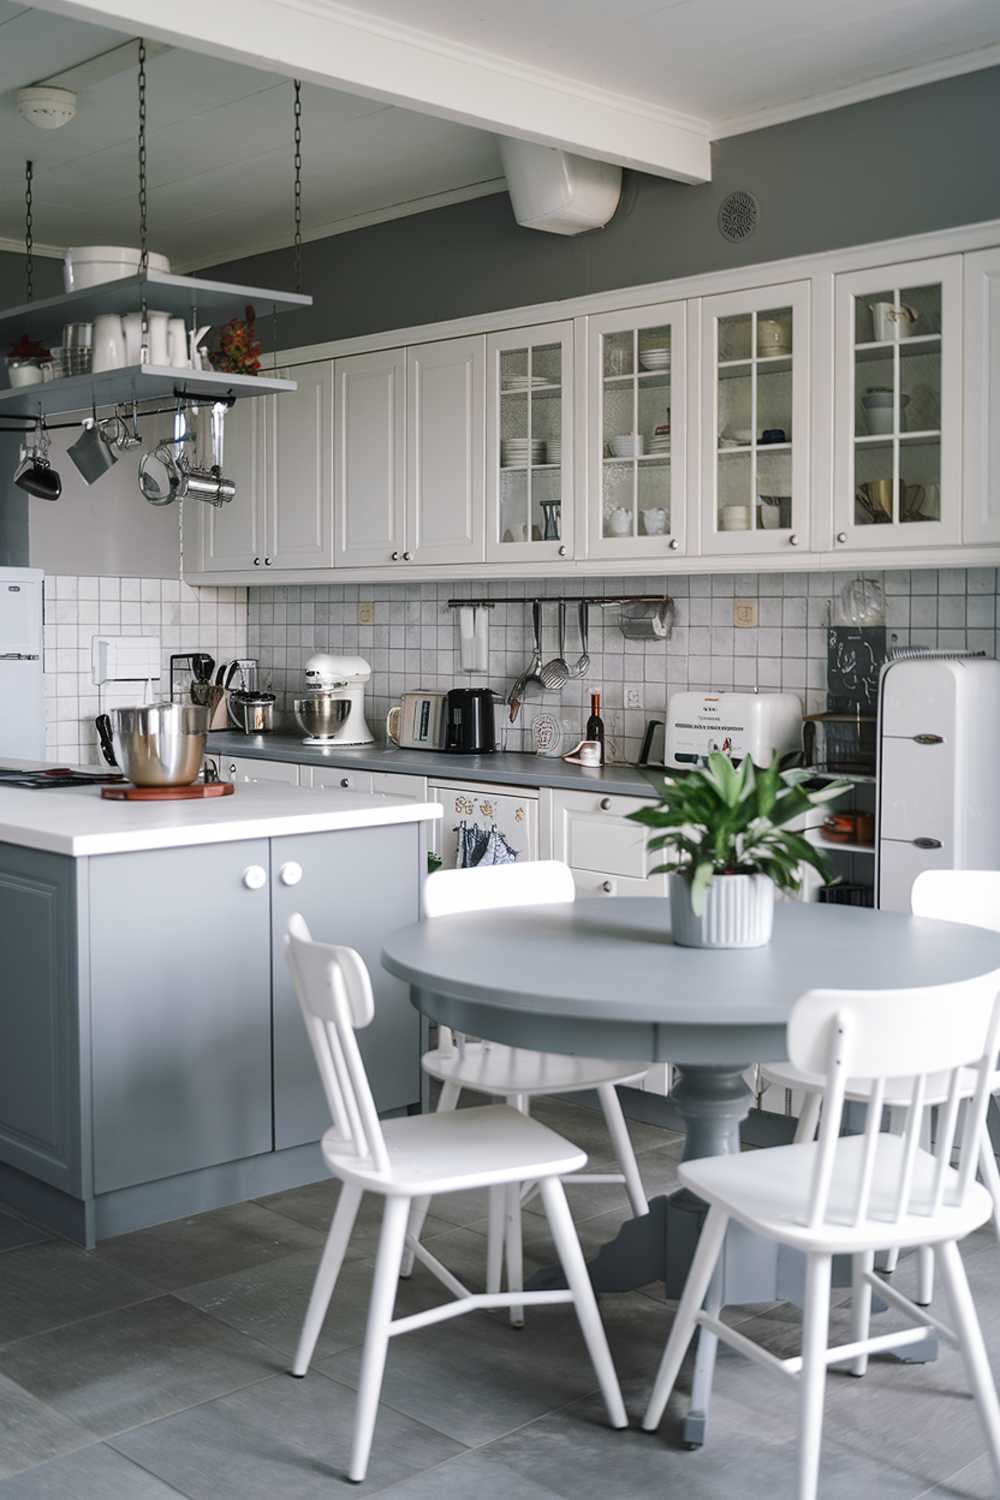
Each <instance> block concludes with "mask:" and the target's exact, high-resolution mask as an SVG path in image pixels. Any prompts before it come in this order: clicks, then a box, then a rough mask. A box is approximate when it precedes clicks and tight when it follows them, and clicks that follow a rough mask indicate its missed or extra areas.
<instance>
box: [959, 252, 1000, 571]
mask: <svg viewBox="0 0 1000 1500" xmlns="http://www.w3.org/2000/svg"><path fill="white" fill-rule="evenodd" d="M964 450H965V475H964V483H963V495H964V522H963V527H962V540H963V541H964V542H970V543H976V542H1000V250H980V251H979V252H978V253H977V254H975V255H967V256H966V257H965V444H964Z"/></svg>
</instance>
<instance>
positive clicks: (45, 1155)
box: [0, 784, 440, 1245]
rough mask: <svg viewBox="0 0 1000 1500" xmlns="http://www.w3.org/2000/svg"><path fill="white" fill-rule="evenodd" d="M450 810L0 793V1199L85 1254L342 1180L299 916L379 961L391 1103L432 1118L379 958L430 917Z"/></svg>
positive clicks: (335, 795) (279, 793)
mask: <svg viewBox="0 0 1000 1500" xmlns="http://www.w3.org/2000/svg"><path fill="white" fill-rule="evenodd" d="M438 816H440V808H438V807H437V806H435V805H434V804H432V803H426V802H414V801H406V800H404V799H402V798H397V797H386V796H373V795H364V794H360V793H356V792H344V791H340V790H336V791H334V790H316V791H312V790H309V791H307V790H300V789H298V788H294V787H286V786H282V785H277V784H270V785H258V784H254V785H241V786H239V787H238V788H237V791H236V793H235V794H234V795H233V796H229V797H224V798H217V799H211V800H205V801H187V802H153V803H125V802H108V801H102V800H101V798H100V794H99V792H98V790H97V789H96V788H90V787H87V788H82V789H80V788H72V789H66V790H51V789H50V790H45V791H34V790H20V789H14V788H9V787H4V788H0V953H2V956H3V966H2V970H0V973H2V980H0V1200H4V1201H6V1202H8V1203H11V1204H12V1205H13V1206H14V1207H16V1208H19V1209H21V1210H22V1211H24V1212H25V1213H28V1214H29V1215H31V1216H32V1217H33V1218H35V1219H36V1220H38V1221H39V1222H41V1223H43V1224H46V1225H47V1226H49V1227H51V1228H53V1229H55V1230H57V1231H59V1232H60V1233H62V1234H65V1235H67V1236H69V1237H70V1238H72V1239H76V1240H78V1241H79V1242H80V1243H82V1244H87V1245H92V1244H94V1243H95V1242H96V1241H97V1240H99V1239H104V1238H107V1237H108V1236H110V1235H114V1234H119V1233H122V1232H124V1231H126V1230H129V1229H135V1228H139V1227H142V1226H145V1225H148V1224H153V1223H159V1222H162V1221H164V1220H167V1219H174V1218H180V1217H183V1216H185V1215H187V1214H191V1213H197V1212H200V1211H201V1210H204V1209H208V1208H214V1207H219V1206H221V1205H223V1204H226V1203H233V1202H239V1201H242V1200H244V1199H247V1198H251V1197H257V1196H260V1195H261V1194H264V1193H270V1192H277V1191H280V1190H282V1189H284V1188H289V1187H294V1186H299V1185H301V1184H303V1183H306V1182H311V1181H316V1180H318V1179H320V1178H322V1177H323V1176H325V1169H324V1167H323V1164H322V1159H321V1155H320V1151H319V1147H318V1145H317V1142H318V1140H319V1137H320V1135H321V1134H322V1132H323V1130H324V1129H326V1128H327V1126H328V1125H329V1111H328V1108H327V1106H326V1103H325V1100H324V1098H323V1095H322V1091H321V1089H320V1086H319V1080H318V1077H317V1074H316V1069H315V1064H314V1062H313V1059H312V1055H311V1052H310V1049H309V1046H308V1042H307V1038H306V1035H305V1029H304V1027H303V1025H302V1020H301V1016H300V1015H299V1011H298V1005H297V1002H296V999H295V995H294V992H293V990H292V986H291V981H290V976H289V975H288V973H287V969H286V965H285V959H284V953H283V949H282V937H283V934H284V931H285V928H286V926H287V922H288V918H289V916H290V915H291V913H292V912H293V911H301V912H302V913H303V915H304V916H305V918H306V921H307V922H308V923H309V925H310V927H311V928H312V930H313V933H314V935H315V936H316V937H317V938H319V939H322V940H324V941H328V942H338V943H345V944H347V945H349V946H351V947H355V948H357V949H358V950H359V951H360V952H361V953H362V955H363V956H364V958H365V960H366V962H367V963H368V966H369V968H370V970H371V973H372V978H373V983H374V986H375V992H376V1015H375V1020H374V1022H373V1024H372V1025H371V1026H370V1027H369V1028H367V1029H366V1030H365V1031H364V1032H362V1033H360V1034H359V1042H360V1044H361V1048H362V1052H363V1054H364V1057H365V1062H366V1064H367V1067H368V1071H369V1075H370V1077H371V1079H372V1085H373V1088H374V1091H375V1097H376V1101H377V1103H378V1106H379V1109H380V1110H381V1111H382V1112H384V1113H390V1112H399V1111H405V1110H407V1109H411V1108H415V1107H417V1106H418V1105H419V1101H420V1022H419V1018H418V1016H417V1015H416V1013H415V1012H414V1011H413V1009H412V1008H411V1006H410V1004H409V1000H408V995H407V991H406V988H405V986H404V985H403V984H402V983H401V982H400V981H398V980H396V979H393V978H391V977H390V976H389V975H387V974H386V973H385V972H384V971H383V970H382V968H381V965H380V963H379V955H380V952H381V948H382V943H383V941H384V938H385V936H386V934H387V933H388V932H390V931H392V930H394V929H395V928H398V927H400V926H402V925H405V924H406V923H408V922H413V921H416V920H417V917H418V915H419V893H420V882H421V878H422V874H423V872H424V871H425V870H426V845H427V840H426V834H427V828H428V825H429V823H430V822H431V821H432V820H434V819H435V818H437V817H438Z"/></svg>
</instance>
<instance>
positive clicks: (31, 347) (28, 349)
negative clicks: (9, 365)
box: [7, 333, 52, 360]
mask: <svg viewBox="0 0 1000 1500" xmlns="http://www.w3.org/2000/svg"><path fill="white" fill-rule="evenodd" d="M7 358H8V359H39V360H42V359H51V358H52V353H51V351H50V350H49V349H47V348H46V346H45V345H44V344H40V343H39V342H38V340H37V339H30V338H29V337H28V335H27V334H26V333H22V334H21V337H20V338H19V339H18V341H17V343H16V344H11V346H10V348H9V349H8V350H7Z"/></svg>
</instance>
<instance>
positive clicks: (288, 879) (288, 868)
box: [278, 859, 302, 885]
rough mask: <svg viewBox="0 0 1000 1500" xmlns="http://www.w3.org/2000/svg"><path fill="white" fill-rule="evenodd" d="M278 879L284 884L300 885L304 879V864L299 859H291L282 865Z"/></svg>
mask: <svg viewBox="0 0 1000 1500" xmlns="http://www.w3.org/2000/svg"><path fill="white" fill-rule="evenodd" d="M278 879H279V880H280V881H281V883H282V885H298V883H299V881H300V880H301V879H302V866H301V865H300V864H299V862H298V860H297V859H290V860H288V861H287V862H286V863H285V864H283V865H282V867H281V869H280V870H279V871H278Z"/></svg>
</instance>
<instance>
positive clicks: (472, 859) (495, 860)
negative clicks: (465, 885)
mask: <svg viewBox="0 0 1000 1500" xmlns="http://www.w3.org/2000/svg"><path fill="white" fill-rule="evenodd" d="M452 832H453V833H454V834H455V835H456V836H457V837H456V844H455V868H456V869H458V870H472V869H475V868H476V867H477V866H480V865H512V864H514V863H516V861H517V850H516V849H513V848H512V847H511V845H510V844H509V843H508V841H507V839H506V837H505V836H504V835H503V834H502V833H499V832H498V831H497V826H496V824H495V823H494V824H493V825H492V827H490V828H488V829H486V828H480V826H479V824H478V823H473V824H471V825H470V824H468V823H467V822H466V821H465V819H464V818H463V819H462V821H461V823H459V824H458V826H457V827H456V828H453V829H452Z"/></svg>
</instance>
